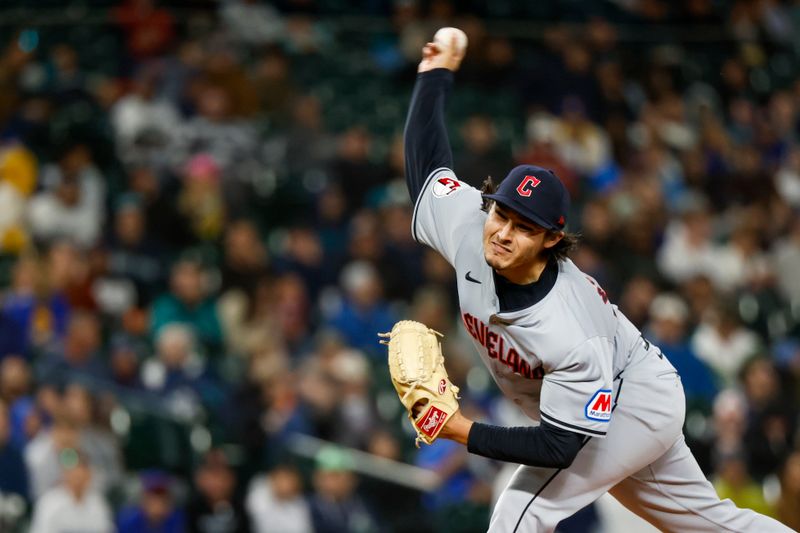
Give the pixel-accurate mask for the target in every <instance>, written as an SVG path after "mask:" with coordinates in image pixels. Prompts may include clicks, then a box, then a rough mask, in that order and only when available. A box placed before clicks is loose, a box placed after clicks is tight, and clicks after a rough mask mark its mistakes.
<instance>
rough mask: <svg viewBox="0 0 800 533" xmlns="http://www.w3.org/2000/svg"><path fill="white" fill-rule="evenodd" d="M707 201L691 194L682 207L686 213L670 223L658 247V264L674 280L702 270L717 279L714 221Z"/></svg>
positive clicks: (688, 277)
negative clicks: (713, 237) (662, 241)
mask: <svg viewBox="0 0 800 533" xmlns="http://www.w3.org/2000/svg"><path fill="white" fill-rule="evenodd" d="M707 203H708V202H707V201H706V199H705V198H704V197H702V196H698V195H689V196H687V197H686V198H685V199H683V200H682V204H681V208H680V209H681V213H682V217H681V218H680V219H674V220H672V221H671V222H670V224H669V225H668V226H667V230H666V233H665V235H664V243H663V244H662V246H661V249H660V250H659V251H658V266H659V268H660V269H661V273H662V274H663V275H664V276H665V277H666V278H667V279H669V280H670V281H672V282H674V283H681V282H684V281H686V280H688V279H690V278H691V277H692V276H695V275H698V274H702V275H705V276H708V277H709V278H711V279H712V280H713V279H715V276H716V273H715V271H714V268H715V265H716V260H717V248H716V246H714V244H713V242H712V240H711V237H712V227H711V222H712V221H711V216H710V214H709V212H708V207H707Z"/></svg>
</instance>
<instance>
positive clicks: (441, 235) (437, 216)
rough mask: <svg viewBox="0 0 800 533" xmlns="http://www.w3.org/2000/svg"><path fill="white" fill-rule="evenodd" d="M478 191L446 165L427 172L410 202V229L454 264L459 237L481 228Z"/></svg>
mask: <svg viewBox="0 0 800 533" xmlns="http://www.w3.org/2000/svg"><path fill="white" fill-rule="evenodd" d="M481 203H482V198H481V193H480V191H478V190H477V189H476V188H474V187H472V186H470V185H468V184H467V183H465V182H463V181H460V180H459V179H458V177H457V176H456V174H455V172H453V171H452V170H450V169H449V168H444V167H443V168H438V169H436V170H434V171H433V172H431V173H430V175H429V176H428V178H427V180H426V181H425V184H424V185H423V187H422V191H421V192H420V195H419V197H418V198H417V202H416V204H415V205H414V218H413V221H412V223H411V232H412V234H413V236H414V240H416V241H417V242H420V243H422V244H427V245H428V246H430V247H431V248H433V249H434V250H436V251H438V252H439V253H440V254H442V255H443V256H444V258H445V259H447V261H448V262H449V263H450V264H451V265H454V262H455V255H456V251H457V250H458V245H459V244H460V242H461V240H462V239H463V238H464V237H465V236H467V235H472V234H473V233H474V232H475V231H482V228H483V225H482V223H481V221H482V220H483V212H482V211H481Z"/></svg>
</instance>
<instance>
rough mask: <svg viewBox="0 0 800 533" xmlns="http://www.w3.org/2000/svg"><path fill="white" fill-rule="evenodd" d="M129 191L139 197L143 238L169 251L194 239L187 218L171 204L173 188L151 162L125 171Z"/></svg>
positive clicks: (189, 243) (192, 241)
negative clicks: (144, 225) (144, 228)
mask: <svg viewBox="0 0 800 533" xmlns="http://www.w3.org/2000/svg"><path fill="white" fill-rule="evenodd" d="M128 187H129V191H130V192H132V193H136V194H138V195H139V197H140V198H141V200H142V208H143V210H144V219H145V223H146V232H145V233H146V235H147V239H148V240H150V241H153V242H155V243H157V244H160V245H163V246H165V247H166V248H167V249H168V250H169V251H176V250H180V249H183V248H187V247H189V246H190V245H192V244H194V243H195V242H196V238H195V237H194V235H193V234H192V227H191V220H190V219H189V218H188V216H186V215H184V214H183V213H181V211H180V210H179V209H176V208H175V197H176V196H177V192H176V191H174V190H172V188H171V187H170V183H169V182H167V180H166V179H161V178H160V176H159V173H158V172H157V171H156V169H155V168H153V167H152V166H147V165H138V166H134V167H133V168H131V169H130V171H129V174H128Z"/></svg>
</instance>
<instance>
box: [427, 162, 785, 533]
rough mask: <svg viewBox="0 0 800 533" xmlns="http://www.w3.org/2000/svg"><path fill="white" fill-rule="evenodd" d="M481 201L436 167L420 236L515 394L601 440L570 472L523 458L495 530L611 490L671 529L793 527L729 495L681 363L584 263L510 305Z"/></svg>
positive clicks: (520, 527) (550, 521)
mask: <svg viewBox="0 0 800 533" xmlns="http://www.w3.org/2000/svg"><path fill="white" fill-rule="evenodd" d="M481 204H482V197H481V194H480V192H479V191H478V190H477V189H475V188H473V187H471V186H469V185H468V184H466V183H464V182H462V181H460V180H458V178H457V177H456V175H455V173H454V172H453V171H452V170H450V169H447V168H440V169H437V170H435V171H433V172H432V173H431V174H430V175H429V176H428V179H427V181H426V183H425V186H424V187H423V190H422V192H421V193H420V196H419V198H418V199H417V203H416V205H415V207H414V218H413V223H412V232H413V235H414V238H415V239H416V240H417V241H419V242H421V243H424V244H427V245H429V246H431V247H432V248H434V249H435V250H437V251H439V252H440V253H441V254H442V255H443V256H444V258H445V259H446V260H447V261H448V262H449V263H450V264H451V265H452V266H453V267H454V268H455V270H456V275H457V276H458V294H459V301H460V306H461V317H462V320H463V323H464V327H465V328H466V330H467V332H468V333H469V334H470V336H471V337H472V339H473V342H474V344H475V346H476V348H477V350H478V352H479V353H480V356H481V358H482V359H483V361H484V363H485V364H486V366H487V368H488V369H489V371H490V372H491V374H492V376H493V377H494V380H495V381H496V383H497V385H498V386H499V387H500V389H501V390H502V391H503V393H504V394H505V395H506V396H507V397H509V398H510V399H512V400H513V401H514V403H516V404H517V405H518V406H519V407H520V409H521V410H522V411H523V412H524V413H525V414H526V415H527V416H529V417H530V418H532V419H533V420H536V421H539V420H545V421H547V422H548V423H550V424H552V425H555V426H558V427H560V428H562V429H567V430H570V431H574V432H577V433H581V434H583V435H586V436H587V437H596V438H591V439H589V438H587V439H586V441H585V444H584V447H583V448H582V449H581V452H579V454H578V457H577V458H576V460H575V461H574V462H573V464H572V465H571V466H570V467H569V468H568V469H564V470H554V469H549V468H535V467H529V466H521V467H520V468H519V470H518V471H517V473H516V474H515V476H514V478H513V479H512V480H511V482H510V484H509V486H508V487H507V488H506V490H505V491H504V493H503V495H502V496H501V498H500V499H499V501H498V503H497V505H496V506H495V509H494V512H493V514H492V520H491V524H490V530H491V531H552V530H553V529H555V527H556V525H557V524H558V522H560V521H561V520H562V519H564V518H566V517H568V516H570V515H571V514H572V513H574V512H576V511H578V510H579V509H580V508H582V507H583V506H585V505H587V504H589V503H591V502H592V501H594V500H595V499H596V498H598V497H599V496H600V495H602V494H603V493H605V492H608V491H611V492H612V494H614V495H615V496H616V497H617V498H618V499H619V500H620V501H621V502H622V503H623V504H625V505H626V506H627V507H628V508H629V509H631V510H632V511H634V512H636V513H637V514H639V515H640V516H642V517H643V518H645V519H647V520H649V521H650V522H651V523H653V524H655V525H656V526H658V527H661V528H663V529H666V530H670V531H726V530H727V531H789V530H788V529H787V528H785V527H784V526H782V525H781V524H779V523H778V522H776V521H774V520H772V519H769V518H766V517H763V516H762V515H759V514H757V513H754V512H752V511H749V510H741V509H738V508H736V506H734V505H733V504H732V503H731V502H730V501H727V500H726V501H725V502H721V501H719V499H718V498H717V496H716V493H715V492H714V489H713V487H712V486H711V485H710V484H709V483H708V481H707V480H706V479H705V478H704V477H703V475H702V472H701V471H700V469H699V467H697V463H696V461H695V460H694V457H693V456H692V455H691V452H690V451H689V449H688V447H687V446H686V444H685V442H684V441H683V438H682V434H681V428H682V425H683V417H684V414H685V413H684V403H685V400H684V396H683V389H682V386H681V384H680V378H679V377H678V375H677V372H676V370H675V368H674V367H673V366H672V365H671V364H670V363H669V362H668V361H667V360H666V359H665V358H664V356H663V355H662V354H661V352H660V351H659V350H658V349H657V348H656V347H654V346H652V345H651V344H650V343H648V342H647V341H646V340H644V339H643V338H642V336H641V334H640V332H639V331H638V330H637V328H636V327H635V326H634V325H633V324H632V323H631V322H630V321H629V320H628V319H627V318H626V317H625V315H624V314H622V312H620V311H619V310H618V309H617V307H616V306H615V305H613V304H611V302H609V301H608V297H607V296H606V294H605V292H604V291H603V289H602V288H601V287H600V286H598V284H597V283H596V282H595V280H593V279H592V278H591V277H589V276H587V275H586V274H584V273H583V272H581V271H580V270H579V269H578V268H577V267H576V266H575V265H574V264H573V263H572V261H569V260H565V261H560V262H559V266H558V276H557V279H556V282H555V285H554V286H553V287H552V289H551V290H550V291H549V292H548V293H547V294H546V296H544V297H543V298H542V299H541V300H539V301H538V302H537V303H535V304H534V305H532V306H531V307H528V308H526V309H521V310H518V311H512V312H501V311H500V308H499V301H498V297H497V295H496V292H495V285H494V276H493V272H492V268H491V267H490V266H489V265H488V264H487V263H486V261H485V260H484V254H483V226H484V222H485V220H486V216H487V215H486V213H484V212H482V211H481V209H480V208H481ZM623 382H624V383H625V394H622V384H623ZM612 489H613V490H612Z"/></svg>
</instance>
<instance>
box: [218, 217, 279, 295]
mask: <svg viewBox="0 0 800 533" xmlns="http://www.w3.org/2000/svg"><path fill="white" fill-rule="evenodd" d="M223 253H224V257H223V262H222V267H221V274H222V287H221V288H220V291H221V292H225V291H228V290H231V289H236V290H240V291H243V292H244V293H245V294H247V295H251V294H253V292H254V291H255V289H256V286H257V285H258V283H259V281H260V280H261V279H263V278H264V276H266V275H267V274H268V273H269V271H270V262H269V254H268V253H267V249H266V247H265V246H264V243H263V241H262V238H261V235H260V234H259V231H258V227H257V226H256V224H255V223H254V222H252V221H250V220H246V219H242V220H236V221H233V222H231V223H229V224H228V225H227V226H226V228H225V235H224V240H223Z"/></svg>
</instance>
